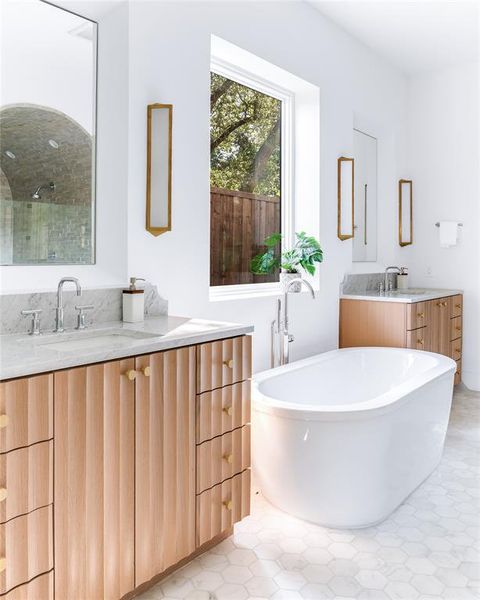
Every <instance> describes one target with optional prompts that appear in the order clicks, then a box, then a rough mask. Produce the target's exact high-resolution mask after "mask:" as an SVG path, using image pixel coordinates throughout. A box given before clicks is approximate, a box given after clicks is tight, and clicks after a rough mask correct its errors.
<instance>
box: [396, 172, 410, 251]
mask: <svg viewBox="0 0 480 600" xmlns="http://www.w3.org/2000/svg"><path fill="white" fill-rule="evenodd" d="M404 186H405V187H406V188H407V187H408V188H409V198H408V202H409V209H408V213H409V218H410V236H409V239H408V240H404V239H403V216H404V211H403V187H404ZM398 243H399V244H400V246H402V247H404V246H410V245H411V244H413V181H412V180H411V179H399V181H398Z"/></svg>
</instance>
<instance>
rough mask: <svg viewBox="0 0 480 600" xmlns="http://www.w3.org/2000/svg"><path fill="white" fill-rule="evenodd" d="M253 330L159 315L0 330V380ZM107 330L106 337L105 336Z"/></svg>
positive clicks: (251, 329) (226, 324)
mask: <svg viewBox="0 0 480 600" xmlns="http://www.w3.org/2000/svg"><path fill="white" fill-rule="evenodd" d="M252 331H253V326H251V325H239V324H237V323H224V322H219V321H209V320H204V319H189V318H184V317H173V316H167V315H164V316H160V317H152V318H149V319H146V320H145V321H143V322H142V323H122V322H110V323H102V325H101V326H98V327H95V326H92V327H89V328H88V329H85V330H84V331H75V330H69V331H65V332H63V333H52V332H45V333H42V334H41V335H39V336H31V335H28V334H9V335H0V380H4V379H11V378H14V377H23V376H25V375H33V374H37V373H45V372H49V371H58V370H60V369H67V368H70V367H77V366H80V365H87V364H92V363H98V362H104V361H108V360H114V359H117V358H125V357H127V356H136V355H139V354H147V353H150V352H159V351H161V350H168V349H170V348H179V347H181V346H190V345H193V344H201V343H203V342H211V341H214V340H219V339H223V338H229V337H234V336H238V335H244V334H246V333H251V332H252ZM112 334H113V336H112ZM106 336H111V338H110V339H108V340H107V338H106ZM94 338H95V341H94V342H93V343H92V341H93V339H94ZM82 340H83V341H82ZM70 341H71V342H73V343H72V344H71V348H70V349H69V348H68V344H63V345H64V348H62V349H60V346H61V344H59V343H64V342H70ZM78 342H80V343H78ZM82 344H85V347H84V348H81V346H82Z"/></svg>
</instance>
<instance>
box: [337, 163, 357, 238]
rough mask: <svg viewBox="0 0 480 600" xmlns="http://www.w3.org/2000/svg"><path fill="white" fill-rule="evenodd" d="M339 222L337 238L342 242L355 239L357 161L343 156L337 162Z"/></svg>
mask: <svg viewBox="0 0 480 600" xmlns="http://www.w3.org/2000/svg"><path fill="white" fill-rule="evenodd" d="M337 185H338V191H337V193H338V220H337V236H338V237H339V239H341V240H349V239H350V238H353V228H354V222H353V219H354V216H353V215H354V200H355V192H354V190H355V161H354V159H353V158H346V157H345V156H341V157H340V158H339V159H338V161H337Z"/></svg>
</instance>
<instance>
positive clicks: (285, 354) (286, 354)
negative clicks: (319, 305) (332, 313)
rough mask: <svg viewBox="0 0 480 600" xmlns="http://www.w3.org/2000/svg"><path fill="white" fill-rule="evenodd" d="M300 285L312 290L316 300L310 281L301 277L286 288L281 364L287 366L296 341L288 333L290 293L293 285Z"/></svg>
mask: <svg viewBox="0 0 480 600" xmlns="http://www.w3.org/2000/svg"><path fill="white" fill-rule="evenodd" d="M296 283H300V285H301V284H304V285H306V286H307V288H308V289H309V290H310V294H311V295H312V299H313V300H315V292H314V290H313V287H312V286H311V285H310V283H309V282H308V281H306V280H305V279H302V278H301V277H297V278H296V279H292V280H290V281H289V282H288V283H287V285H286V286H285V294H284V298H283V324H282V327H281V328H280V334H281V336H280V364H281V365H286V364H288V363H289V361H290V343H291V342H293V341H294V339H295V338H294V337H293V335H291V334H290V333H289V331H288V293H289V291H290V288H291V287H292V285H294V284H296Z"/></svg>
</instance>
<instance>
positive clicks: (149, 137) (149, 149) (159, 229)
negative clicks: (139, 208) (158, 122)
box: [145, 103, 173, 236]
mask: <svg viewBox="0 0 480 600" xmlns="http://www.w3.org/2000/svg"><path fill="white" fill-rule="evenodd" d="M154 110H167V111H168V133H167V136H168V138H167V143H168V151H167V152H168V161H167V169H168V188H167V198H166V202H167V225H166V226H160V227H158V226H156V225H154V224H152V220H151V208H152V202H155V201H158V202H160V201H162V199H161V198H160V199H156V198H152V169H153V168H155V166H156V165H153V164H152V144H153V135H154V132H153V130H152V114H153V111H154ZM172 120H173V104H160V103H155V104H149V105H148V106H147V206H146V224H145V227H146V230H147V231H148V232H149V233H151V234H152V235H154V236H158V235H161V234H162V233H166V232H167V231H171V230H172ZM157 168H158V165H157Z"/></svg>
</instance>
